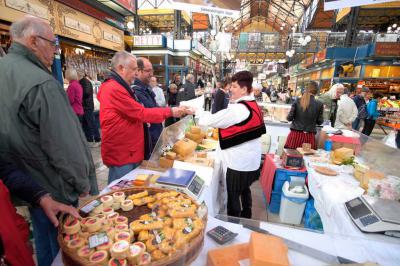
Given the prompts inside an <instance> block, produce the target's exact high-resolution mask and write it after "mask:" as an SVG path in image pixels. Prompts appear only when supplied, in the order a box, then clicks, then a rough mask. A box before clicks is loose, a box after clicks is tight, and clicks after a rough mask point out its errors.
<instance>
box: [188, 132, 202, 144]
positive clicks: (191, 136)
mask: <svg viewBox="0 0 400 266" xmlns="http://www.w3.org/2000/svg"><path fill="white" fill-rule="evenodd" d="M185 138H188V139H190V140H193V141H195V142H197V143H201V141H202V140H203V135H201V134H200V133H199V134H193V133H190V132H186V133H185Z"/></svg>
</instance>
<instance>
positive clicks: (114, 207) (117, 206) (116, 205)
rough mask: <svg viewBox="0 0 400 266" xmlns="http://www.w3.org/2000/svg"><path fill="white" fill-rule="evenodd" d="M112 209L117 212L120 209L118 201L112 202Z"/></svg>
mask: <svg viewBox="0 0 400 266" xmlns="http://www.w3.org/2000/svg"><path fill="white" fill-rule="evenodd" d="M112 208H113V209H114V211H116V210H119V209H120V208H121V202H120V201H114V203H113V205H112Z"/></svg>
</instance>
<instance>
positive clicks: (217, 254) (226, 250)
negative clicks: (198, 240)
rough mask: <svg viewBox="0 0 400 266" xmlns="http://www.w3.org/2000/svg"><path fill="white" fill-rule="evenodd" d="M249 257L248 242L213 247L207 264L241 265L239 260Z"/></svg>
mask: <svg viewBox="0 0 400 266" xmlns="http://www.w3.org/2000/svg"><path fill="white" fill-rule="evenodd" d="M248 257H249V244H248V243H244V244H237V245H231V246H228V247H223V248H217V249H212V250H210V251H208V254H207V266H234V265H235V266H239V265H240V264H239V261H240V260H244V259H247V258H248Z"/></svg>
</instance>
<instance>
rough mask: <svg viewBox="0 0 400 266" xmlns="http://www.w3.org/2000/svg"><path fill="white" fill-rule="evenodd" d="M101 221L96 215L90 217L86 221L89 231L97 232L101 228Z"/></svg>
mask: <svg viewBox="0 0 400 266" xmlns="http://www.w3.org/2000/svg"><path fill="white" fill-rule="evenodd" d="M101 226H102V224H101V221H100V220H99V219H97V218H96V217H93V218H90V219H89V220H87V222H86V228H87V231H88V232H89V233H94V232H97V231H99V230H100V229H101Z"/></svg>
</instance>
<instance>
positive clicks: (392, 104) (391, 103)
mask: <svg viewBox="0 0 400 266" xmlns="http://www.w3.org/2000/svg"><path fill="white" fill-rule="evenodd" d="M378 108H380V109H381V108H400V100H397V101H396V100H384V99H382V100H380V101H379V103H378Z"/></svg>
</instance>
